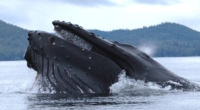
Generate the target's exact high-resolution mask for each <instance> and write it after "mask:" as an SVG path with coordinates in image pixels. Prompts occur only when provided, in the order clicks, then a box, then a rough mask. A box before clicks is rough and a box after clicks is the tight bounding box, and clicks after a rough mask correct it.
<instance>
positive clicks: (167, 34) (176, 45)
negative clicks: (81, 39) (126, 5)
mask: <svg viewBox="0 0 200 110" xmlns="http://www.w3.org/2000/svg"><path fill="white" fill-rule="evenodd" d="M90 31H92V32H94V33H96V34H98V35H100V36H102V37H104V38H106V39H109V40H116V41H118V42H122V43H128V44H132V45H134V46H137V47H139V48H140V47H146V48H142V49H144V50H145V49H148V48H149V49H151V48H153V50H154V51H155V53H154V56H200V32H198V31H195V30H192V29H190V28H188V27H186V26H183V25H180V24H176V23H162V24H159V25H155V26H150V27H143V28H140V29H134V30H123V29H121V30H113V31H108V32H104V31H100V30H90Z"/></svg>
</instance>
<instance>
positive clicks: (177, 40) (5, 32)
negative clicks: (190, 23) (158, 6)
mask: <svg viewBox="0 0 200 110" xmlns="http://www.w3.org/2000/svg"><path fill="white" fill-rule="evenodd" d="M36 30H37V29H36ZM44 31H45V30H44ZM89 31H91V32H94V33H95V34H97V35H99V36H101V37H104V38H106V39H108V40H111V41H118V42H120V43H126V44H131V45H134V46H136V47H138V48H140V47H141V46H143V47H150V48H151V47H152V48H154V51H155V52H154V54H153V56H154V57H166V56H167V57H171V56H173V57H174V56H200V48H199V47H200V32H198V31H195V30H192V29H190V28H188V27H186V26H183V25H180V24H176V23H169V22H166V23H161V24H158V25H154V26H150V27H143V28H138V29H132V30H129V29H118V30H113V31H101V30H89ZM27 33H28V30H26V29H22V28H20V27H17V26H15V25H12V24H8V23H5V22H4V21H1V20H0V61H3V60H23V55H24V52H25V50H26V46H27V44H28V41H27Z"/></svg>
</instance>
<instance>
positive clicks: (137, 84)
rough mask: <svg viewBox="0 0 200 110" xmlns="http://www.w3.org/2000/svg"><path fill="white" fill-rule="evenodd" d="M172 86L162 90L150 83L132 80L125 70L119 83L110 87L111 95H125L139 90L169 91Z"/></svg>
mask: <svg viewBox="0 0 200 110" xmlns="http://www.w3.org/2000/svg"><path fill="white" fill-rule="evenodd" d="M170 89H171V86H167V87H165V88H162V87H161V86H159V85H157V84H155V83H153V82H148V83H145V82H144V81H142V80H135V79H131V78H129V77H128V76H126V72H125V71H124V70H123V71H122V72H121V74H119V80H118V82H116V83H114V84H113V85H111V86H110V93H125V92H133V91H138V90H167V91H169V90H170Z"/></svg>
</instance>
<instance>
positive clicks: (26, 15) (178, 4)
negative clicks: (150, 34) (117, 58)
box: [0, 0, 200, 32]
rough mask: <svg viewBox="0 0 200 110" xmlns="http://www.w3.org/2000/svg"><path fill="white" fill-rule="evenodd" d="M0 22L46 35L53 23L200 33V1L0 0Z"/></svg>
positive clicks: (92, 27)
mask: <svg viewBox="0 0 200 110" xmlns="http://www.w3.org/2000/svg"><path fill="white" fill-rule="evenodd" d="M0 19H1V20H3V21H6V22H8V23H11V24H14V25H17V26H20V27H22V28H25V29H29V30H43V31H49V32H52V31H53V26H52V24H51V22H52V21H53V20H61V21H66V22H68V21H70V22H71V23H74V24H79V25H81V26H82V27H84V28H85V29H100V30H107V31H109V30H113V29H136V28H141V27H143V26H151V25H157V24H160V23H161V22H175V23H179V24H183V25H185V26H188V27H190V28H192V29H195V30H197V31H200V0H1V2H0Z"/></svg>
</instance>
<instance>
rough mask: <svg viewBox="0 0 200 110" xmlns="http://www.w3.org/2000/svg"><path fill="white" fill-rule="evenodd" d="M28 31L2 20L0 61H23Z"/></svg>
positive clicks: (0, 25)
mask: <svg viewBox="0 0 200 110" xmlns="http://www.w3.org/2000/svg"><path fill="white" fill-rule="evenodd" d="M27 32H28V30H25V29H22V28H19V27H17V26H14V25H10V24H7V23H5V22H3V21H1V20H0V60H1V61H2V60H22V59H23V55H24V52H25V49H26V46H27V43H28V42H27Z"/></svg>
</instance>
